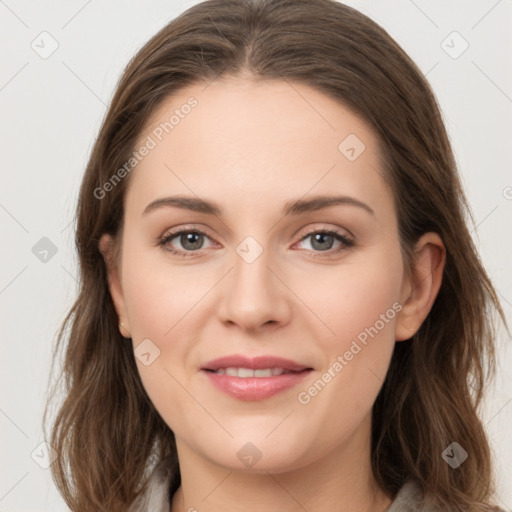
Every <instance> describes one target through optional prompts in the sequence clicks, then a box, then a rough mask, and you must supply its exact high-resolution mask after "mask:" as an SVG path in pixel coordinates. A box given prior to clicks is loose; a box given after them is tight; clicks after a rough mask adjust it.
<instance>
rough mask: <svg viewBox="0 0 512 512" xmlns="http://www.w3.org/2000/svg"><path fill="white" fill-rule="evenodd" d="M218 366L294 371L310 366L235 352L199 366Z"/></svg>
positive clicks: (276, 358)
mask: <svg viewBox="0 0 512 512" xmlns="http://www.w3.org/2000/svg"><path fill="white" fill-rule="evenodd" d="M219 368H250V369H252V370H263V369H265V368H282V369H283V370H290V371H294V372H300V371H302V370H309V369H311V367H310V366H307V365H303V364H300V363H296V362H295V361H292V360H290V359H284V358H282V357H274V356H270V355H263V356H257V357H247V356H243V355H237V354H234V355H231V356H225V357H219V358H218V359H213V360H212V361H209V362H207V363H206V364H205V365H203V366H202V367H201V369H202V370H212V371H215V370H218V369H219Z"/></svg>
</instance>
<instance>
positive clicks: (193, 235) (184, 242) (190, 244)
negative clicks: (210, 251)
mask: <svg viewBox="0 0 512 512" xmlns="http://www.w3.org/2000/svg"><path fill="white" fill-rule="evenodd" d="M175 239H176V242H174V243H175V244H176V243H178V244H180V245H181V247H182V249H175V248H174V247H173V244H172V241H173V240H175ZM205 239H208V240H209V237H208V236H207V235H206V234H205V233H203V232H202V231H199V230H197V229H182V230H180V231H174V232H172V233H167V234H165V235H164V236H163V237H162V238H161V239H160V240H159V242H158V245H160V246H162V247H164V248H165V250H166V251H169V252H170V253H172V254H176V255H177V256H183V257H189V256H194V254H193V253H194V252H195V251H199V250H200V249H204V247H203V243H204V241H205Z"/></svg>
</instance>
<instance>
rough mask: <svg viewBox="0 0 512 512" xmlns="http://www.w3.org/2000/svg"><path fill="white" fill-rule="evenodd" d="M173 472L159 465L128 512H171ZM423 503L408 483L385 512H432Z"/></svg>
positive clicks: (414, 487)
mask: <svg viewBox="0 0 512 512" xmlns="http://www.w3.org/2000/svg"><path fill="white" fill-rule="evenodd" d="M171 477H172V475H171V472H170V470H169V468H168V465H167V464H165V460H164V461H162V462H161V463H160V464H158V465H157V466H156V467H155V469H154V470H153V473H152V474H151V476H150V477H149V481H148V485H147V488H146V490H145V491H144V492H143V493H142V494H141V495H140V496H139V497H138V498H137V499H136V500H135V502H134V503H132V505H131V507H130V508H129V509H128V512H170V510H171V498H170V496H169V494H170V493H169V489H170V484H171ZM432 510H433V509H431V508H427V507H425V506H424V505H423V504H422V503H421V490H420V489H419V487H418V485H417V484H416V483H415V482H414V481H413V480H409V481H407V482H406V483H405V484H404V485H403V486H402V487H401V489H400V490H399V492H398V493H397V495H396V497H395V499H394V500H393V502H392V503H391V505H390V506H389V507H388V508H387V509H386V510H385V512H432Z"/></svg>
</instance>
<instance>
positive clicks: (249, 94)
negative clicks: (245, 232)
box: [127, 78, 392, 211]
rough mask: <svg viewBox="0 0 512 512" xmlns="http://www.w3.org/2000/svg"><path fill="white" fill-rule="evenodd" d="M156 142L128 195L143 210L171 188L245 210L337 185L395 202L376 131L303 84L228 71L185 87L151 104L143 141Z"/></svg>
mask: <svg viewBox="0 0 512 512" xmlns="http://www.w3.org/2000/svg"><path fill="white" fill-rule="evenodd" d="M148 141H151V143H150V145H151V146H152V149H151V150H150V151H149V152H147V155H146V156H144V158H142V159H141V161H140V163H139V164H138V165H137V166H136V168H135V169H134V171H132V174H133V176H132V177H131V184H130V187H129V190H128V197H127V202H129V203H130V204H132V205H133V206H135V207H136V208H137V209H138V210H140V211H142V209H143V208H144V206H145V205H146V204H147V203H148V202H150V201H151V200H154V199H155V198H157V197H159V196H163V195H165V194H166V193H169V194H171V193H186V194H187V195H190V194H191V193H192V194H195V195H198V196H201V197H215V198H216V200H217V201H224V202H232V203H233V204H234V203H236V207H237V208H238V209H240V208H246V209H249V208H255V209H257V208H260V207H261V206H262V204H263V203H265V204H271V203H272V202H273V201H276V202H279V203H280V204H279V206H280V205H281V203H283V202H284V201H286V200H287V199H293V198H297V197H301V196H304V195H305V194H308V193H309V192H311V193H314V194H321V193H333V192H335V191H336V192H338V193H344V194H351V195H354V196H357V197H358V198H359V199H361V200H365V201H366V202H372V203H374V204H377V209H378V205H379V204H380V203H382V207H383V208H385V207H390V206H391V204H390V201H391V200H392V197H391V193H390V191H389V190H386V189H387V186H386V184H385V181H384V180H383V178H382V176H381V174H382V171H381V159H380V152H379V144H378V139H377V137H376V135H375V134H374V132H373V131H372V130H371V128H370V127H369V126H368V125H367V124H366V123H365V121H364V120H363V119H362V118H361V117H359V116H358V115H356V114H355V113H353V112H352V111H351V110H350V109H349V108H348V107H346V106H345V105H343V104H342V103H341V102H339V101H337V100H335V99H333V98H331V97H329V96H327V95H325V94H323V93H322V92H320V91H318V90H316V89H314V88H312V87H310V86H307V85H304V84H299V83H295V82H289V81H285V80H273V81H255V80H253V79H246V78H223V79H219V80H214V81H213V82H212V83H210V84H209V85H208V84H193V85H190V86H187V87H185V88H183V89H180V90H178V91H177V92H176V93H174V94H173V95H171V96H169V97H168V98H166V99H165V100H164V102H163V103H162V104H161V105H160V106H159V108H158V109H156V110H155V112H153V114H152V116H151V118H150V119H149V121H148V122H147V124H146V127H145V129H144V130H143V132H142V133H141V135H140V137H139V141H138V143H137V148H140V147H141V146H142V145H144V144H148ZM148 145H149V144H148ZM386 202H387V203H388V204H387V205H386V204H385V203H386ZM276 206H277V203H276Z"/></svg>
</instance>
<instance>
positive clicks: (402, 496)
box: [385, 480, 431, 512]
mask: <svg viewBox="0 0 512 512" xmlns="http://www.w3.org/2000/svg"><path fill="white" fill-rule="evenodd" d="M422 501H423V493H422V492H421V489H420V487H419V485H418V484H417V483H416V482H415V481H414V480H407V481H406V482H405V483H404V484H403V485H402V487H401V488H400V490H399V491H398V493H397V495H396V496H395V499H394V500H393V502H392V503H391V505H390V506H389V507H388V508H387V509H386V510H385V512H430V511H431V509H430V508H426V506H425V505H424V504H423V503H422Z"/></svg>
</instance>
